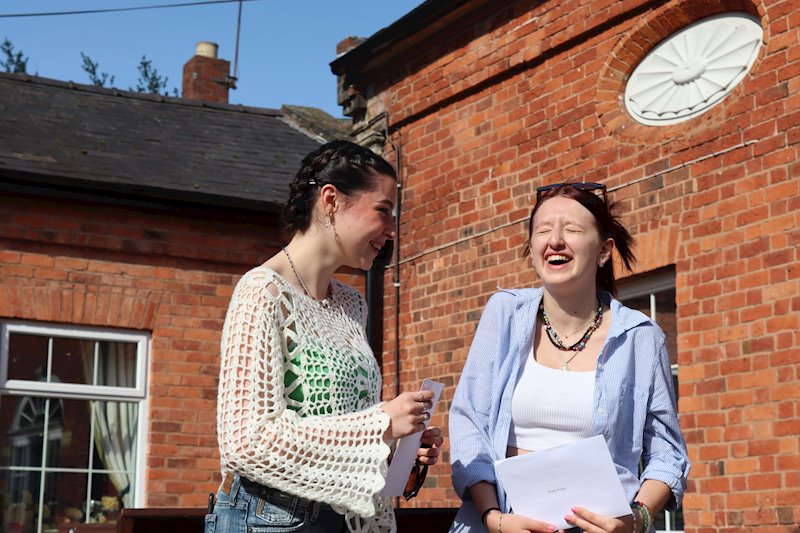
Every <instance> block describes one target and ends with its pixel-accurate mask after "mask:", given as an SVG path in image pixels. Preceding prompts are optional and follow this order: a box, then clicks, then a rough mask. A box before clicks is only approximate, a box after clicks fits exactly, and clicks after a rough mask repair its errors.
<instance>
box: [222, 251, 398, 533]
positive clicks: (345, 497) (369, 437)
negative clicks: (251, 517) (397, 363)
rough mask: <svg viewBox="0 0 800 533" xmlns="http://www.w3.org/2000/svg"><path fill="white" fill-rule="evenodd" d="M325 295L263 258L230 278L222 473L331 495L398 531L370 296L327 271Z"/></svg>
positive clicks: (360, 521) (373, 522)
mask: <svg viewBox="0 0 800 533" xmlns="http://www.w3.org/2000/svg"><path fill="white" fill-rule="evenodd" d="M328 303H329V305H327V306H323V305H322V304H321V303H320V302H318V301H316V300H314V299H312V298H310V297H308V296H307V295H305V294H304V293H302V292H300V291H299V290H297V289H295V288H294V287H293V286H292V285H290V284H289V283H288V282H287V281H286V280H284V279H283V278H282V277H281V276H280V275H278V274H277V273H276V272H274V271H273V270H271V269H269V268H267V267H264V266H260V267H256V268H254V269H253V270H251V271H250V272H248V273H246V274H245V275H244V276H243V277H242V278H241V279H240V280H239V283H238V284H237V285H236V289H235V290H234V293H233V297H232V298H231V303H230V306H229V307H228V314H227V316H226V318H225V325H224V327H223V332H222V362H221V368H220V378H219V397H218V406H217V410H218V411H217V433H218V438H219V447H220V461H221V464H222V473H223V475H224V474H225V473H229V472H230V473H236V474H239V475H241V476H243V477H246V478H247V479H250V480H252V481H255V482H257V483H260V484H262V485H266V486H269V487H273V488H275V489H278V490H281V491H284V492H287V493H289V494H293V495H296V496H299V497H302V498H306V499H310V500H314V501H318V502H323V503H327V504H330V505H331V506H332V507H333V508H334V509H335V510H336V511H337V512H339V513H341V514H344V515H345V517H346V521H347V524H348V527H349V529H350V531H364V532H367V531H370V532H371V531H376V532H378V531H381V532H383V531H392V532H393V531H394V530H395V519H394V512H393V509H392V506H391V502H390V500H389V499H388V498H384V497H381V496H378V493H379V492H380V490H381V489H382V488H383V485H384V478H385V475H386V470H387V458H388V456H389V452H390V450H389V447H388V446H387V445H386V443H385V442H384V441H383V434H384V432H385V431H386V429H387V428H388V426H389V416H388V415H386V414H385V413H384V412H383V411H382V410H381V409H380V405H379V401H380V390H381V374H380V369H379V368H378V364H377V362H376V361H375V357H374V356H373V354H372V350H371V349H370V346H369V343H368V342H367V339H366V336H365V333H364V326H365V324H366V303H365V302H364V299H363V298H362V297H361V295H360V294H359V293H358V292H356V291H355V290H354V289H353V288H351V287H348V286H347V285H344V284H342V283H339V282H337V281H333V284H332V292H331V296H330V298H329V301H328Z"/></svg>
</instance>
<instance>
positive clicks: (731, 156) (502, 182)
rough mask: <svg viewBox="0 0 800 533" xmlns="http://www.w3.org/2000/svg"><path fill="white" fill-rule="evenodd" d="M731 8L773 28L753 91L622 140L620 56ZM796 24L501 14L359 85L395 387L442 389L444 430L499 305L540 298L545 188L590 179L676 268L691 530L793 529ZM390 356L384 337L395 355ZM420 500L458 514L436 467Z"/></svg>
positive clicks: (798, 130) (691, 5) (797, 304)
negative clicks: (388, 238)
mask: <svg viewBox="0 0 800 533" xmlns="http://www.w3.org/2000/svg"><path fill="white" fill-rule="evenodd" d="M723 4H724V5H727V6H728V7H729V8H731V7H732V8H736V9H741V10H745V11H748V12H750V13H752V14H755V15H757V16H759V17H760V18H761V20H762V23H763V25H764V27H765V36H764V41H765V46H764V47H763V48H762V50H761V52H760V54H759V57H758V60H757V62H756V64H755V65H754V67H753V69H752V70H751V73H750V74H749V75H748V76H747V77H745V79H744V80H743V82H742V83H741V84H740V85H739V87H738V88H737V89H735V90H734V92H733V93H732V94H731V95H729V96H728V98H727V99H726V100H725V101H724V102H723V103H721V104H719V105H718V106H716V107H715V108H713V109H712V110H711V111H709V112H707V113H705V114H703V115H701V116H699V117H697V118H695V119H693V120H690V121H688V122H684V123H682V124H678V125H675V126H671V127H668V128H663V129H662V128H652V127H645V126H641V125H639V124H637V123H635V122H633V121H632V120H631V119H630V118H629V117H628V116H627V114H626V112H625V111H624V109H622V108H621V107H620V105H621V97H620V94H621V93H620V88H621V87H623V86H624V85H623V81H622V79H623V77H624V75H626V74H629V73H630V71H631V70H632V68H633V67H634V66H635V64H636V59H635V56H632V54H633V53H634V52H635V51H636V50H637V48H638V49H639V50H640V51H641V50H642V49H646V48H648V47H651V46H653V45H654V44H656V42H658V41H659V40H660V39H661V38H663V37H665V36H666V35H668V34H669V33H670V32H671V31H674V30H675V29H677V28H679V27H682V26H683V25H685V24H687V23H688V22H690V21H692V20H696V19H697V18H700V17H702V16H705V15H708V14H712V13H715V12H719V11H721V10H722V9H723V7H722V6H723ZM799 26H800V4H797V3H796V2H789V1H782V2H780V1H764V2H753V3H751V2H734V3H731V2H715V1H705V2H703V1H700V2H666V3H664V2H635V1H616V0H607V1H603V2H596V1H591V2H590V1H588V0H587V1H580V2H552V1H550V2H532V1H527V2H525V1H523V2H515V3H513V4H511V5H510V6H509V7H506V8H503V9H498V7H497V5H496V4H491V5H489V6H488V7H486V8H480V9H479V10H478V11H477V12H475V13H472V14H470V15H468V16H466V17H465V18H464V19H463V20H460V21H457V22H456V23H454V24H452V25H451V26H446V27H443V28H440V29H439V30H438V31H437V33H436V36H435V38H431V39H428V40H426V41H425V42H423V43H421V44H420V45H419V47H416V48H412V49H410V50H409V51H408V52H407V53H405V55H403V56H401V57H399V58H396V59H394V60H391V61H389V62H388V63H387V64H385V65H384V66H383V67H382V68H383V70H373V71H371V72H368V73H362V74H361V75H360V76H361V77H360V78H359V79H360V81H361V83H360V85H361V86H364V87H368V86H371V87H374V90H373V91H372V92H370V93H369V94H368V95H367V96H368V106H369V107H368V116H367V118H368V119H369V117H375V116H377V115H378V114H379V113H381V112H383V111H386V112H387V113H388V117H389V126H390V129H391V131H393V136H392V140H393V142H394V143H395V144H396V145H397V146H399V147H400V149H401V151H402V167H403V168H402V169H401V170H402V176H403V203H402V205H403V212H402V214H401V224H402V230H401V260H402V263H401V265H400V272H401V273H400V281H401V287H402V290H401V303H400V317H401V328H400V352H401V361H402V363H401V373H400V376H401V381H402V388H403V389H414V388H416V387H417V386H418V383H419V381H420V380H421V379H422V378H423V377H428V376H430V377H434V378H438V379H441V380H443V381H445V382H446V383H447V384H448V387H447V389H446V390H445V395H444V401H443V403H442V405H441V406H440V408H439V410H438V413H437V415H436V416H435V417H434V420H433V421H434V423H438V424H440V425H446V422H447V420H446V416H445V415H446V411H447V408H448V407H449V401H450V399H451V398H452V394H453V390H454V384H455V383H456V381H457V380H458V376H459V373H460V371H461V368H462V366H463V363H464V360H465V358H466V354H467V350H468V348H469V344H470V341H471V337H472V334H473V332H474V328H475V326H476V324H477V320H478V318H479V316H480V313H481V311H482V309H483V306H484V304H485V302H486V300H487V298H488V297H489V295H490V294H491V293H492V292H494V291H495V290H496V286H498V285H499V286H521V285H531V284H532V283H534V282H535V278H534V274H533V272H532V271H531V269H530V268H529V266H528V264H527V263H526V262H524V261H523V260H522V259H520V254H519V250H520V247H521V246H522V244H523V241H524V239H525V221H526V219H527V215H528V213H529V209H530V207H531V203H532V200H533V199H534V194H535V193H534V190H535V187H536V186H538V185H541V184H542V183H544V182H553V181H569V180H571V181H601V182H603V183H605V184H607V185H608V186H609V188H610V190H611V192H610V197H611V198H612V199H613V200H616V201H618V202H619V207H620V212H621V213H622V214H623V221H624V223H625V224H626V225H627V227H629V228H630V229H631V230H632V232H633V234H634V236H635V237H636V239H637V242H638V246H637V248H636V252H637V254H638V258H639V262H638V266H637V269H636V272H648V271H651V270H655V269H657V268H661V267H665V266H668V265H674V266H675V270H676V284H677V287H676V291H677V296H676V299H677V306H678V362H679V364H680V374H679V379H680V388H681V390H680V396H681V401H680V411H681V423H682V426H683V429H684V432H685V436H686V438H687V441H688V445H689V451H690V456H691V459H692V461H693V465H694V466H693V469H692V473H691V481H690V485H689V491H688V493H687V496H686V499H685V502H684V509H685V517H686V530H687V531H692V532H705V531H742V530H744V529H747V530H752V531H794V529H793V528H796V525H797V524H798V523H800V505H798V503H799V502H800V489H798V486H800V440H799V439H798V438H797V435H798V434H800V386H798V380H799V379H800V375H799V374H800V372H799V371H798V364H797V363H798V362H800V351H798V349H797V346H798V345H800V334H799V333H798V326H800V267H798V264H799V263H800V261H799V260H800V254H799V253H798V249H799V247H798V245H800V229H798V227H800V215H799V214H798V213H800V164H798V163H797V161H798V156H799V155H800V154H799V153H798V152H799V150H798V146H800V145H799V144H798V143H800V96H798V95H800V92H798V89H800V68H798V66H797V65H798V64H800V62H799V61H798V60H800V33H798V32H799V30H798V27H799ZM638 57H641V52H640V54H639V56H638ZM398 73H402V74H398ZM371 84H372V85H371ZM390 278H391V274H389V275H387V287H389V286H390V285H389V283H388V282H389V281H391V280H390ZM386 303H387V305H386V307H387V311H386V313H387V315H386V316H387V325H389V326H390V325H391V324H392V323H393V322H392V321H393V319H394V313H393V304H394V298H393V295H391V294H387V302H386ZM394 341H395V335H394V331H393V329H392V328H391V327H390V328H388V330H387V337H386V341H385V342H386V346H385V352H386V353H387V354H390V353H391V352H392V350H393V349H394ZM385 371H386V372H387V375H391V373H393V372H394V371H395V368H394V365H393V364H387V365H386V367H385ZM387 381H389V380H388V379H387ZM388 386H389V384H388V383H387V387H388ZM387 392H388V391H387ZM424 496H425V497H424V498H422V499H419V500H416V501H415V502H414V503H413V504H414V505H421V506H448V505H455V504H457V500H456V498H455V496H454V493H453V492H452V489H451V488H450V481H449V470H448V468H447V467H446V466H442V467H436V468H435V469H434V470H433V471H432V476H431V482H430V484H429V485H428V486H427V487H426V488H425V489H424Z"/></svg>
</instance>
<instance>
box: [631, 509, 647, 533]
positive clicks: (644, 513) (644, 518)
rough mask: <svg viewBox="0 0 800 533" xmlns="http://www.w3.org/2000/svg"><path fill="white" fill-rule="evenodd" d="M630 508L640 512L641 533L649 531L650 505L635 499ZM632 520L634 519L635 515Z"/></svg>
mask: <svg viewBox="0 0 800 533" xmlns="http://www.w3.org/2000/svg"><path fill="white" fill-rule="evenodd" d="M631 509H639V512H640V513H642V529H641V531H642V533H644V532H646V531H649V529H650V520H651V515H650V507H648V506H647V504H646V503H644V502H640V501H635V502H633V503H632V504H631ZM634 520H636V518H635V515H634ZM634 531H635V530H634Z"/></svg>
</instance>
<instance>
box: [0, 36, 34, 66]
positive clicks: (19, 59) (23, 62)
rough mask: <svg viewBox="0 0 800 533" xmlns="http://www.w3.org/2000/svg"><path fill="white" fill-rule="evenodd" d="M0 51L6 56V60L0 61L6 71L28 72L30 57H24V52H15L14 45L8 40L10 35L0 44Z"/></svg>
mask: <svg viewBox="0 0 800 533" xmlns="http://www.w3.org/2000/svg"><path fill="white" fill-rule="evenodd" d="M0 52H2V55H4V56H5V61H0V66H1V67H2V68H3V69H5V71H6V72H13V73H15V74H25V73H27V72H28V58H27V57H23V55H22V52H21V51H20V52H14V45H13V44H12V43H11V41H9V40H8V37H5V38H4V39H3V43H2V44H0Z"/></svg>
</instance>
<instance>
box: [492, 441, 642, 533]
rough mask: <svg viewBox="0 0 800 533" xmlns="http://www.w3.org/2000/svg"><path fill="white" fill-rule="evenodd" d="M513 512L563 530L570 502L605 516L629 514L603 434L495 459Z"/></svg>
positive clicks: (567, 526) (626, 500)
mask: <svg viewBox="0 0 800 533" xmlns="http://www.w3.org/2000/svg"><path fill="white" fill-rule="evenodd" d="M495 472H496V474H497V478H498V479H499V480H500V481H501V482H502V483H503V487H504V488H505V491H506V494H508V501H509V503H510V505H511V507H512V508H513V510H514V513H516V514H521V515H525V516H528V517H530V518H535V519H537V520H544V521H547V522H549V523H551V524H554V525H556V526H557V527H560V528H562V529H568V528H570V527H572V526H571V525H570V524H568V523H567V522H566V521H565V520H564V516H565V515H567V514H571V513H572V511H571V509H572V507H573V506H576V505H577V506H580V507H583V508H585V509H589V510H591V511H593V512H595V513H599V514H603V515H606V516H627V515H629V514H631V509H630V506H629V505H628V499H627V498H626V497H625V493H624V491H623V490H622V484H621V483H620V481H619V477H617V471H616V467H615V466H614V462H613V461H612V459H611V454H610V453H609V451H608V446H606V442H605V440H604V439H603V436H602V435H596V436H594V437H591V438H588V439H583V440H579V441H575V442H572V443H569V444H564V445H562V446H556V447H555V448H550V449H547V450H541V451H537V452H534V453H528V454H525V455H519V456H517V457H509V458H508V459H501V460H500V461H497V462H495Z"/></svg>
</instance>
